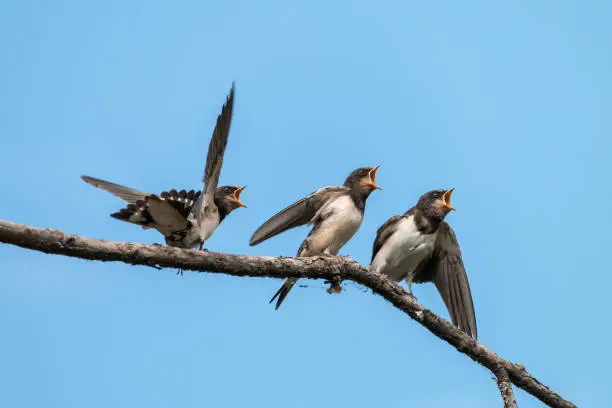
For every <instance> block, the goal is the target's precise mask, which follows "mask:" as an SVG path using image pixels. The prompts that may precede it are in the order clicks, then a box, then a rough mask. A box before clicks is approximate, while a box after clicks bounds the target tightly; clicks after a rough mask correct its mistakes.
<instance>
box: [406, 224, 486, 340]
mask: <svg viewBox="0 0 612 408" xmlns="http://www.w3.org/2000/svg"><path fill="white" fill-rule="evenodd" d="M425 268H426V269H427V270H424V271H423V274H421V276H422V277H428V276H429V277H431V279H432V280H433V282H434V284H435V285H436V288H438V291H439V292H440V295H441V296H442V300H443V301H444V304H445V305H446V308H447V309H448V313H449V314H450V317H451V320H452V322H453V324H454V325H455V326H457V327H458V328H459V329H460V330H463V331H464V332H465V333H467V334H468V335H469V336H472V338H473V339H475V340H476V339H478V331H477V328H476V314H475V312H474V303H473V301H472V292H471V290H470V284H469V282H468V277H467V273H466V272H465V267H464V266H463V260H462V259H461V250H460V249H459V244H458V242H457V238H456V237H455V233H454V232H453V229H452V228H451V227H450V226H449V225H448V224H447V223H446V222H443V223H442V224H440V227H439V229H438V238H437V241H436V249H435V251H434V254H433V256H432V258H431V259H430V261H429V262H428V264H427V265H426V266H425ZM415 282H416V280H415Z"/></svg>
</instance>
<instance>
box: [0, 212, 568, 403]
mask: <svg viewBox="0 0 612 408" xmlns="http://www.w3.org/2000/svg"><path fill="white" fill-rule="evenodd" d="M0 242H4V243H7V244H13V245H17V246H20V247H22V248H27V249H33V250H37V251H41V252H45V253H49V254H59V255H65V256H71V257H75V258H82V259H90V260H98V261H106V262H108V261H118V262H124V263H127V264H132V265H147V266H160V267H169V268H183V269H184V270H192V271H199V272H210V273H223V274H228V275H233V276H251V277H271V278H287V277H295V278H310V279H326V280H329V281H332V282H339V281H342V280H352V281H354V282H357V283H360V284H362V285H364V286H367V287H368V288H370V289H372V290H373V291H374V292H375V293H378V294H379V295H381V296H382V297H384V298H385V299H387V300H388V301H389V302H391V304H393V305H394V306H395V307H396V308H398V309H400V310H401V311H403V312H404V313H406V314H408V315H409V316H410V317H411V318H413V319H414V320H416V321H417V322H419V323H420V324H421V325H423V326H425V328H427V329H428V330H429V331H430V332H432V333H433V334H434V335H436V336H437V337H439V338H441V339H442V340H444V341H446V342H447V343H449V344H450V345H452V346H453V347H455V348H456V349H457V350H458V351H459V352H461V353H463V354H466V355H467V356H469V357H470V358H471V359H472V360H474V361H476V362H478V363H480V364H481V365H483V366H485V367H487V368H488V369H489V370H491V371H492V372H493V373H496V370H500V369H503V370H504V371H505V372H506V373H507V376H508V378H509V380H510V381H511V382H512V383H513V384H514V385H516V386H517V387H519V388H522V389H523V390H525V391H527V392H528V393H529V394H532V395H533V396H535V397H536V398H538V399H539V400H540V401H542V402H544V403H545V404H547V405H548V406H550V407H559V408H573V407H575V405H574V404H572V403H571V402H569V401H567V400H565V399H563V398H562V397H561V396H560V395H558V394H557V393H555V392H553V391H552V390H551V389H549V388H548V387H546V386H545V385H543V384H542V383H540V382H539V381H538V380H536V379H535V378H534V377H533V376H532V375H531V374H529V373H528V372H527V370H525V368H524V367H523V366H522V365H519V364H515V363H511V362H509V361H506V360H504V359H503V358H501V357H499V356H498V355H497V354H495V353H493V352H492V351H490V350H489V349H487V348H486V347H484V346H483V345H481V344H479V343H477V342H476V341H474V340H473V339H472V338H470V337H469V336H467V335H466V334H464V333H463V332H461V331H460V330H458V329H457V328H456V327H455V326H453V325H452V324H450V323H449V322H447V321H446V320H444V319H442V318H440V317H438V316H436V315H435V314H434V313H432V312H431V311H429V310H427V309H425V308H424V307H423V306H421V305H420V304H418V303H417V302H415V301H414V300H413V299H412V298H411V297H410V296H409V295H408V293H407V292H406V291H405V290H404V289H403V288H402V287H401V286H399V285H397V284H396V283H395V282H393V281H391V280H390V279H388V278H387V277H386V276H384V275H381V274H377V273H370V272H368V270H367V268H365V267H363V266H361V265H360V264H358V263H357V262H355V261H353V260H351V259H349V258H345V257H312V258H282V257H280V258H274V257H262V256H244V255H230V254H222V253H216V252H200V251H192V250H183V249H178V248H170V247H166V246H161V245H143V244H132V243H123V242H108V241H103V240H97V239H91V238H84V237H80V236H78V235H69V234H64V233H63V232H61V231H57V230H51V229H39V228H34V227H30V226H28V225H22V224H15V223H12V222H9V221H3V220H0Z"/></svg>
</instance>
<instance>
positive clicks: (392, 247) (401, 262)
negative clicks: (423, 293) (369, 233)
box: [370, 216, 437, 282]
mask: <svg viewBox="0 0 612 408" xmlns="http://www.w3.org/2000/svg"><path fill="white" fill-rule="evenodd" d="M436 235H437V232H436V233H433V234H422V233H421V232H419V230H418V229H417V227H416V225H415V223H414V217H413V216H409V217H406V218H403V219H402V220H401V221H399V224H398V226H397V229H396V231H395V232H394V233H393V235H391V236H390V237H389V238H388V239H387V241H386V242H385V243H384V245H383V246H382V248H380V250H379V251H378V253H377V254H376V257H375V258H374V260H373V261H372V265H370V269H371V270H373V271H376V272H379V273H384V274H385V275H388V276H389V277H390V278H391V279H393V280H395V281H397V282H399V281H401V280H402V279H406V280H407V281H409V282H411V281H412V278H413V274H414V271H415V269H416V267H417V266H418V265H419V264H420V263H421V261H422V260H423V259H424V258H425V257H428V256H430V255H431V252H432V251H433V248H434V244H435V241H436Z"/></svg>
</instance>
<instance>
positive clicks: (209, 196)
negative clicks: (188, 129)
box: [193, 84, 234, 215]
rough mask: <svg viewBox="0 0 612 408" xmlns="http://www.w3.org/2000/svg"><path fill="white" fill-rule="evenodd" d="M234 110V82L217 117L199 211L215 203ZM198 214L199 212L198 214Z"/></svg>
mask: <svg viewBox="0 0 612 408" xmlns="http://www.w3.org/2000/svg"><path fill="white" fill-rule="evenodd" d="M233 110H234V84H232V89H231V90H230V93H229V95H228V97H227V100H226V101H225V104H224V105H223V108H222V109H221V113H220V114H219V116H218V117H217V123H216V125H215V130H214V131H213V135H212V138H211V139H210V144H209V145H208V154H207V155H206V167H205V168H204V179H203V181H204V194H203V195H202V197H200V200H198V204H197V205H196V206H195V207H194V208H193V210H194V211H197V212H198V213H199V212H200V211H201V209H202V207H203V206H206V205H211V204H214V196H215V191H216V189H217V185H218V184H219V174H220V173H221V166H222V165H223V154H224V152H225V147H226V146H227V138H228V136H229V131H230V125H231V122H232V112H233ZM196 215H197V214H196Z"/></svg>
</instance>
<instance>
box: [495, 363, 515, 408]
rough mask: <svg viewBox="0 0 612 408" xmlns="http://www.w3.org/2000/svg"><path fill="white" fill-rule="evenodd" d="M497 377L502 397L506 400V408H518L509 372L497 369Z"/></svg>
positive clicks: (500, 368)
mask: <svg viewBox="0 0 612 408" xmlns="http://www.w3.org/2000/svg"><path fill="white" fill-rule="evenodd" d="M494 373H495V376H496V377H497V387H498V388H499V392H500V393H501V397H502V399H503V400H504V408H517V406H516V401H515V400H514V391H512V383H511V382H510V377H508V372H506V370H505V369H504V368H503V367H497V368H496V369H495V371H494Z"/></svg>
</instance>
